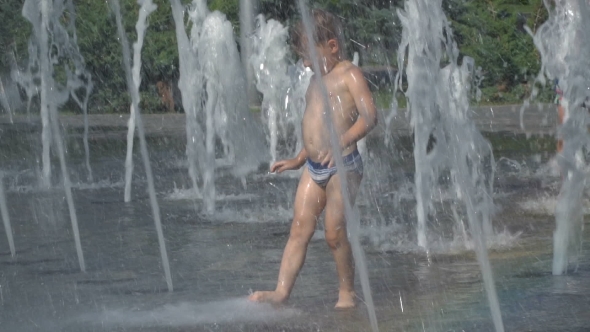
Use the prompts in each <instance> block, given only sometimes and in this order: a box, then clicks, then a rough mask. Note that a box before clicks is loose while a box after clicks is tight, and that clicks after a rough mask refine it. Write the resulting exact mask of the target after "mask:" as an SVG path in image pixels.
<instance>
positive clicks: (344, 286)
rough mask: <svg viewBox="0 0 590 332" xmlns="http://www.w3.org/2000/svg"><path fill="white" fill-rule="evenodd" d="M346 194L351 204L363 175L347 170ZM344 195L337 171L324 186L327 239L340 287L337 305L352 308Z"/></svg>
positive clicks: (352, 275) (350, 267) (352, 269)
mask: <svg viewBox="0 0 590 332" xmlns="http://www.w3.org/2000/svg"><path fill="white" fill-rule="evenodd" d="M346 174H347V185H348V197H346V199H349V200H350V204H354V201H355V199H356V194H357V192H358V189H359V185H360V183H361V179H362V175H360V174H358V173H355V172H347V173H346ZM344 199H345V198H344V196H343V195H342V189H341V183H340V179H339V177H338V175H335V176H333V177H332V178H331V179H330V182H328V185H327V187H326V217H325V231H326V242H327V243H328V246H329V247H330V249H331V250H332V254H333V255H334V260H335V261H336V270H337V272H338V280H339V289H338V302H337V303H336V308H351V307H354V305H355V301H354V299H355V297H356V295H355V293H354V262H353V258H352V250H351V248H350V243H349V242H348V237H347V232H346V221H345V216H344Z"/></svg>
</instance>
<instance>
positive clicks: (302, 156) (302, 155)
mask: <svg viewBox="0 0 590 332" xmlns="http://www.w3.org/2000/svg"><path fill="white" fill-rule="evenodd" d="M295 160H297V165H299V167H301V166H303V164H305V161H306V160H307V150H305V148H304V147H302V148H301V151H299V153H298V154H297V156H296V157H295Z"/></svg>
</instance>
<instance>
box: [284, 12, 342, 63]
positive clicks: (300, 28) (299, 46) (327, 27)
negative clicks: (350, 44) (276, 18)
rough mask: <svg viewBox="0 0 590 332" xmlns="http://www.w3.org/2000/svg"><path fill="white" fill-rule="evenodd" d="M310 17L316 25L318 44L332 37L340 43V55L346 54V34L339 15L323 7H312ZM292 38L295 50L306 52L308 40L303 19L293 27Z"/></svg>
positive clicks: (315, 31) (314, 30) (314, 32)
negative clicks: (344, 37)
mask: <svg viewBox="0 0 590 332" xmlns="http://www.w3.org/2000/svg"><path fill="white" fill-rule="evenodd" d="M310 19H311V22H312V23H313V25H314V27H313V29H312V31H313V34H314V36H313V38H314V39H315V42H316V44H322V43H325V42H327V41H328V40H330V39H335V40H336V42H337V43H338V53H339V54H338V56H339V57H342V56H343V55H344V52H343V50H344V39H343V35H344V34H343V32H342V24H341V23H340V20H339V19H338V17H337V16H336V15H334V14H332V13H330V12H327V11H325V10H322V9H312V10H311V15H310ZM290 38H291V45H292V47H293V49H294V51H295V52H296V53H299V54H303V53H304V52H305V47H304V46H305V45H304V43H305V41H306V40H307V34H306V32H305V26H304V25H303V21H302V20H299V21H298V22H297V23H295V25H294V26H293V27H292V28H291V32H290Z"/></svg>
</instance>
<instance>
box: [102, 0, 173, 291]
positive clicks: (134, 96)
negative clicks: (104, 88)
mask: <svg viewBox="0 0 590 332" xmlns="http://www.w3.org/2000/svg"><path fill="white" fill-rule="evenodd" d="M111 4H112V6H113V10H114V11H115V16H116V20H117V30H118V32H119V37H120V40H121V46H122V48H123V63H124V69H125V76H126V78H127V87H128V89H129V94H130V95H131V100H132V104H131V116H130V117H129V133H128V134H127V159H126V163H125V167H126V173H125V175H126V176H125V178H126V180H127V179H130V177H131V175H130V172H131V171H130V167H128V166H129V165H130V164H131V161H132V160H131V157H130V152H129V150H130V149H131V151H132V150H133V136H134V135H133V131H134V129H135V125H136V124H137V131H138V133H139V144H140V148H141V156H142V159H143V166H144V167H145V172H146V175H147V182H148V194H149V196H150V205H151V207H152V215H153V218H154V223H155V225H156V232H157V234H158V244H159V247H160V256H161V258H162V267H163V269H164V275H165V276H166V284H167V285H168V291H169V292H172V291H173V289H174V288H173V286H172V275H171V273H170V263H169V261H168V252H167V251H166V242H165V240H164V231H163V230H162V221H161V219H160V206H159V204H158V200H157V198H156V189H155V186H154V176H153V173H152V167H151V164H150V159H149V154H148V149H147V143H146V140H145V132H144V131H145V130H144V127H143V123H142V121H141V114H140V109H139V85H140V82H141V81H140V75H139V71H140V69H141V48H142V45H143V38H144V36H145V30H146V28H147V25H146V20H147V17H148V16H149V15H150V13H151V12H153V11H154V10H156V8H157V6H156V5H154V3H153V2H152V1H151V0H138V4H139V5H140V6H141V8H140V10H139V13H140V14H139V18H138V20H137V24H136V25H135V29H136V30H137V42H136V43H134V44H133V67H131V64H130V56H129V42H128V41H127V35H126V34H125V31H124V29H123V24H122V20H121V10H120V8H119V0H111ZM130 146H131V147H130ZM131 167H132V165H131ZM126 184H127V182H126ZM128 188H129V189H128ZM128 190H129V192H130V187H127V186H126V187H125V194H127V193H128ZM126 202H127V201H126Z"/></svg>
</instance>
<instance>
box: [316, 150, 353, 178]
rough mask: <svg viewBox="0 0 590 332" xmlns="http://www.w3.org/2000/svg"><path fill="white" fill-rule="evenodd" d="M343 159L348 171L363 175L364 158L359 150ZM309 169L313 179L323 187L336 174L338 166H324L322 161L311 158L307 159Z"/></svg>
mask: <svg viewBox="0 0 590 332" xmlns="http://www.w3.org/2000/svg"><path fill="white" fill-rule="evenodd" d="M342 161H343V163H344V169H345V170H346V171H347V172H356V173H358V174H359V175H363V159H362V158H361V154H360V153H359V152H358V150H354V152H352V153H351V154H349V155H347V156H344V157H342ZM307 169H308V170H309V175H310V176H311V178H312V180H313V181H314V182H315V183H317V184H318V185H319V186H321V187H325V186H326V185H327V184H328V181H330V178H331V177H332V176H333V175H334V174H336V166H333V167H328V166H324V165H322V164H321V163H317V162H314V161H311V160H310V159H309V158H308V159H307Z"/></svg>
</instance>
